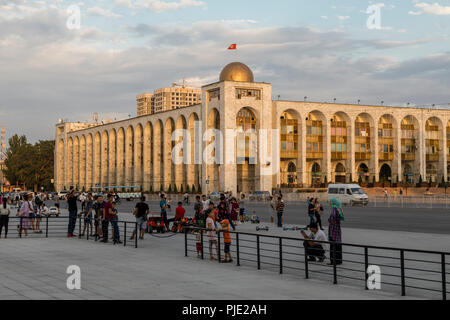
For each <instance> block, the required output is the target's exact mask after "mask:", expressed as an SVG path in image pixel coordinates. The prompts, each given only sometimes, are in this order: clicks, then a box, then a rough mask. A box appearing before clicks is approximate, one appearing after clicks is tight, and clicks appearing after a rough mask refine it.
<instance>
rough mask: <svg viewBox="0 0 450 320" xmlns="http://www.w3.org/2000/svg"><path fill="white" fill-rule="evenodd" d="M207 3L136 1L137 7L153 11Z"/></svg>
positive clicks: (157, 0)
mask: <svg viewBox="0 0 450 320" xmlns="http://www.w3.org/2000/svg"><path fill="white" fill-rule="evenodd" d="M205 5H206V4H205V2H203V1H198V0H180V1H178V2H176V1H172V2H167V1H159V0H141V1H137V2H136V3H135V6H136V7H141V8H147V9H148V10H150V11H153V12H157V13H160V12H165V11H174V10H178V9H183V8H188V7H204V6H205Z"/></svg>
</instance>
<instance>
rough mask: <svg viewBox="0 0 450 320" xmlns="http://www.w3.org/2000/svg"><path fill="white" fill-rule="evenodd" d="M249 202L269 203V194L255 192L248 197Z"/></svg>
mask: <svg viewBox="0 0 450 320" xmlns="http://www.w3.org/2000/svg"><path fill="white" fill-rule="evenodd" d="M248 198H249V199H250V201H255V200H256V201H263V200H264V201H270V192H269V191H255V192H254V193H251V194H250V195H249V197H248Z"/></svg>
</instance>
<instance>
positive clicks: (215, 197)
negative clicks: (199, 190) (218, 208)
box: [209, 192, 220, 200]
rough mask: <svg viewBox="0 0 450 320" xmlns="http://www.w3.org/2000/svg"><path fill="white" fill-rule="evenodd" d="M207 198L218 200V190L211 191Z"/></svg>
mask: <svg viewBox="0 0 450 320" xmlns="http://www.w3.org/2000/svg"><path fill="white" fill-rule="evenodd" d="M209 198H210V199H211V200H219V198H220V192H212V193H211V194H210V195H209Z"/></svg>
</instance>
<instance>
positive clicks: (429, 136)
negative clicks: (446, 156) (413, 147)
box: [425, 117, 444, 163]
mask: <svg viewBox="0 0 450 320" xmlns="http://www.w3.org/2000/svg"><path fill="white" fill-rule="evenodd" d="M442 130H443V126H442V121H441V119H439V118H438V117H429V118H428V119H427V120H426V121H425V149H426V150H425V152H426V160H427V163H428V162H440V161H441V157H440V156H441V152H442V147H443V146H444V144H443V141H442Z"/></svg>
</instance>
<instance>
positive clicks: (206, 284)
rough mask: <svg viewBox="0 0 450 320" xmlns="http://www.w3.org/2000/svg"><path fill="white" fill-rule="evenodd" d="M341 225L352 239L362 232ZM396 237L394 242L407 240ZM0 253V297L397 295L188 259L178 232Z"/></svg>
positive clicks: (62, 241)
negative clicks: (135, 241) (72, 280)
mask: <svg viewBox="0 0 450 320" xmlns="http://www.w3.org/2000/svg"><path fill="white" fill-rule="evenodd" d="M242 227H243V226H242ZM247 228H250V225H249V226H246V228H242V230H244V229H247ZM273 232H275V231H273ZM344 232H345V234H346V240H347V241H353V240H355V239H353V238H357V237H361V234H362V232H365V231H364V230H345V231H344ZM386 234H388V232H385V234H381V237H380V234H379V233H378V234H371V233H370V232H369V233H367V234H366V237H365V238H364V239H365V240H364V241H370V238H372V239H374V238H377V239H378V244H379V245H382V242H388V239H387V237H386ZM394 237H395V239H397V243H395V245H399V244H400V243H399V242H401V241H402V239H403V240H404V241H409V239H410V238H409V237H408V236H406V235H400V236H399V234H398V233H396V234H392V233H391V238H394ZM415 237H416V238H417V237H418V235H415ZM424 237H426V235H425V236H424V235H422V236H421V238H422V242H421V243H422V247H426V245H425V244H426V243H428V244H429V245H430V247H429V248H428V249H437V248H438V247H440V246H442V245H443V244H444V243H447V244H448V243H449V242H448V241H449V240H450V239H448V238H449V237H447V238H445V239H444V238H443V237H442V236H440V237H439V238H440V239H437V237H436V238H435V237H430V238H429V240H426V239H424ZM416 240H418V239H416ZM380 242H381V243H380ZM439 243H440V244H439ZM385 244H386V243H385ZM0 256H1V259H0V299H19V300H20V299H131V300H136V299H402V297H401V296H399V294H398V293H395V292H394V293H392V292H379V291H377V292H375V291H365V290H364V289H362V288H360V287H356V286H353V285H345V284H339V285H332V284H331V283H330V282H329V281H323V280H317V279H309V280H305V279H304V277H303V275H297V274H283V275H279V274H278V273H275V272H273V271H271V270H259V271H258V270H256V269H255V268H254V267H251V266H242V267H236V266H234V265H230V264H218V263H217V262H210V261H201V260H199V259H196V258H195V257H192V255H191V256H190V257H188V258H186V257H184V236H183V235H176V236H174V237H170V238H156V237H151V236H149V235H146V239H145V240H144V241H141V242H140V243H139V248H138V249H135V248H133V247H131V246H127V247H123V246H113V245H112V244H101V243H98V242H94V241H92V240H91V241H88V240H85V239H81V240H80V239H77V238H75V239H67V238H48V239H35V238H29V239H7V240H4V239H1V240H0ZM69 265H78V266H79V267H80V268H81V288H82V289H81V290H68V289H67V288H66V279H67V277H68V275H67V274H66V268H67V267H68V266H69ZM406 298H407V299H412V298H415V297H411V296H408V297H406Z"/></svg>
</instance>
